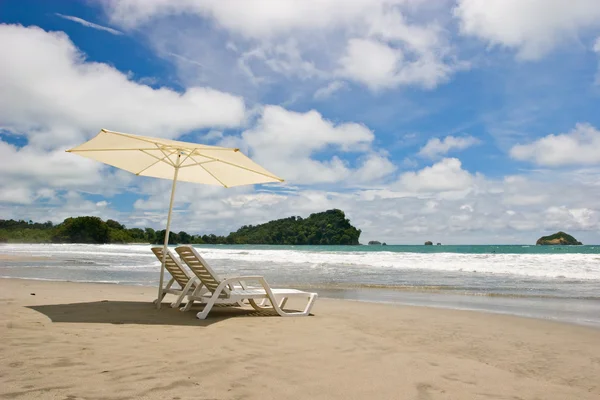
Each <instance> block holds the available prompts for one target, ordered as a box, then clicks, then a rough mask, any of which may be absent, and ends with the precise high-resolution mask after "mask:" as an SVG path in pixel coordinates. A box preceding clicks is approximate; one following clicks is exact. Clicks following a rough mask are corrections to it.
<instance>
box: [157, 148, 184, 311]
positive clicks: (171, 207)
mask: <svg viewBox="0 0 600 400" xmlns="http://www.w3.org/2000/svg"><path fill="white" fill-rule="evenodd" d="M180 157H181V156H178V157H177V162H179V158H180ZM177 174H179V166H176V167H175V174H174V175H173V186H172V187H171V201H170V202H169V214H168V216H167V230H166V231H165V243H164V245H163V256H162V263H161V265H160V281H159V285H158V301H157V302H156V308H157V309H160V306H161V303H162V290H163V282H164V277H165V263H166V261H167V251H168V250H167V247H168V245H169V233H171V214H172V213H173V200H174V199H175V188H176V187H177Z"/></svg>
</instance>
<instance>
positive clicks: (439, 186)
mask: <svg viewBox="0 0 600 400" xmlns="http://www.w3.org/2000/svg"><path fill="white" fill-rule="evenodd" d="M474 178H475V177H474V176H473V175H471V174H470V173H469V172H468V171H466V170H464V169H462V163H461V162H460V160H458V159H457V158H444V159H443V160H441V161H439V162H438V163H436V164H433V165H432V166H431V167H425V168H423V169H422V170H420V171H417V172H406V173H404V174H402V175H401V176H400V178H399V180H398V184H399V185H400V187H401V188H403V189H405V190H408V191H412V192H444V191H459V190H465V189H468V188H469V187H470V186H471V185H472V184H473V183H474Z"/></svg>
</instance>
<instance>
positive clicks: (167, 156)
mask: <svg viewBox="0 0 600 400" xmlns="http://www.w3.org/2000/svg"><path fill="white" fill-rule="evenodd" d="M154 144H155V145H156V147H157V148H158V149H159V150H160V151H161V153H163V154H164V155H165V157H164V158H163V159H162V160H164V159H165V158H166V159H168V160H169V162H168V164H170V165H171V167H173V168H177V165H175V164H174V163H173V161H171V158H170V157H171V156H172V155H173V154H175V153H177V151H178V150H172V151H171V152H170V153H169V154H167V152H166V151H165V150H164V149H163V148H162V147H160V146H159V145H158V144H157V143H154ZM165 162H166V161H165Z"/></svg>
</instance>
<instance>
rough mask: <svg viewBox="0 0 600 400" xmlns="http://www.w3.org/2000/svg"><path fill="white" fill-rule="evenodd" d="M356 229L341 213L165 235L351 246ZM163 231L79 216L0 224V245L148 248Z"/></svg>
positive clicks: (189, 240) (186, 240)
mask: <svg viewBox="0 0 600 400" xmlns="http://www.w3.org/2000/svg"><path fill="white" fill-rule="evenodd" d="M360 233H361V231H360V229H356V228H355V227H354V226H352V225H351V224H350V221H349V220H348V219H347V218H346V216H345V214H344V212H343V211H341V210H337V209H334V210H328V211H325V212H321V213H315V214H311V215H310V216H309V217H308V218H302V217H297V216H296V217H289V218H283V219H278V220H273V221H269V222H267V223H264V224H259V225H254V226H253V225H244V226H242V227H241V228H240V229H238V230H237V231H235V232H231V233H230V234H229V235H227V236H218V235H215V234H204V235H199V234H197V235H193V234H189V233H187V232H185V231H180V232H171V234H170V235H169V243H170V244H284V245H357V244H359V242H358V239H359V237H360ZM164 238H165V230H159V231H155V230H154V229H152V228H144V229H142V228H127V227H126V226H125V225H123V224H121V223H119V222H118V221H115V220H112V219H108V220H106V221H104V220H102V219H101V218H99V217H92V216H83V217H72V218H67V219H65V220H64V221H63V222H62V223H60V224H58V225H54V224H53V223H52V222H50V221H48V222H44V223H38V222H33V221H25V220H18V221H16V220H12V219H11V220H0V242H9V241H10V242H17V243H151V244H162V243H163V242H164Z"/></svg>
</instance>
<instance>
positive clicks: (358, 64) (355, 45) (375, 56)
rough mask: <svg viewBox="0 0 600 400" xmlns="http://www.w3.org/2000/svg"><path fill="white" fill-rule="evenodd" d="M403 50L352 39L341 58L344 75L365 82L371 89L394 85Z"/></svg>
mask: <svg viewBox="0 0 600 400" xmlns="http://www.w3.org/2000/svg"><path fill="white" fill-rule="evenodd" d="M401 60H402V52H401V51H400V50H395V49H392V48H390V47H389V46H388V45H386V44H383V43H380V42H377V41H373V40H364V39H351V40H350V41H349V42H348V47H347V52H346V55H345V56H344V57H342V59H341V60H340V63H341V66H342V70H341V71H340V74H341V75H342V76H344V77H347V78H350V79H353V80H356V81H358V82H361V83H364V84H366V85H367V86H369V87H370V88H371V89H380V88H382V87H388V86H393V85H395V84H394V80H395V79H396V78H395V77H396V74H397V69H398V64H399V62H400V61H401Z"/></svg>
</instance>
